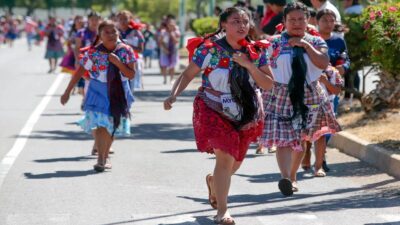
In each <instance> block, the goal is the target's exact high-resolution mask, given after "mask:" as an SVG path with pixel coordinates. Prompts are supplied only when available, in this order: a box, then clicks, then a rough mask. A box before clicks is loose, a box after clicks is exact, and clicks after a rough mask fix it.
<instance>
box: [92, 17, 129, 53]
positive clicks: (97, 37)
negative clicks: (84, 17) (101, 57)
mask: <svg viewBox="0 0 400 225" xmlns="http://www.w3.org/2000/svg"><path fill="white" fill-rule="evenodd" d="M107 26H114V27H115V28H116V29H117V25H116V24H115V23H114V22H113V21H112V20H104V21H103V22H101V23H100V24H99V27H98V28H97V35H96V39H95V40H94V41H93V42H92V47H94V46H96V44H97V42H99V40H100V35H101V31H102V30H103V29H104V27H107ZM117 30H118V29H117ZM121 40H122V39H121Z"/></svg>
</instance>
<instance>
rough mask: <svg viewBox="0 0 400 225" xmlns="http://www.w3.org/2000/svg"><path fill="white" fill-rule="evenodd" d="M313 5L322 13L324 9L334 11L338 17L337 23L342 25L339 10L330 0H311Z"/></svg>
mask: <svg viewBox="0 0 400 225" xmlns="http://www.w3.org/2000/svg"><path fill="white" fill-rule="evenodd" d="M311 4H312V6H313V7H314V8H315V9H316V10H317V11H321V10H323V9H330V10H332V11H333V12H334V13H335V16H336V22H337V23H339V24H340V23H341V21H342V18H341V17H340V13H339V10H338V9H337V8H336V6H334V5H333V4H332V3H330V2H329V0H311Z"/></svg>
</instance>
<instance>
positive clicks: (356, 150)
mask: <svg viewBox="0 0 400 225" xmlns="http://www.w3.org/2000/svg"><path fill="white" fill-rule="evenodd" d="M329 145H330V146H331V147H334V148H337V149H339V150H340V151H341V152H343V153H345V154H348V155H351V156H353V157H356V158H358V159H360V160H361V161H364V162H366V163H368V164H371V165H372V166H374V167H376V168H378V169H380V170H382V171H384V172H385V173H388V174H389V175H391V176H394V177H396V178H397V179H400V155H398V154H394V153H392V152H389V151H387V150H385V149H384V148H382V147H379V146H378V145H376V144H371V143H369V142H368V141H365V140H363V139H361V138H359V137H357V136H355V135H353V134H351V133H349V132H346V131H341V132H340V133H338V134H336V135H333V136H332V138H331V140H330V141H329Z"/></svg>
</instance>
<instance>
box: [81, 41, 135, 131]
mask: <svg viewBox="0 0 400 225" xmlns="http://www.w3.org/2000/svg"><path fill="white" fill-rule="evenodd" d="M119 44H120V45H122V47H119V49H118V51H117V53H116V55H117V56H118V58H119V59H120V60H121V62H122V63H124V64H129V63H132V62H135V61H136V60H135V57H134V55H133V50H132V48H131V47H129V46H128V45H125V44H122V43H119ZM79 63H80V65H81V66H83V67H84V68H85V69H86V70H87V71H88V72H89V75H90V83H89V87H88V90H87V92H86V97H85V103H84V110H85V117H84V118H83V119H82V120H81V121H79V122H78V124H79V125H80V126H81V127H82V129H83V130H84V131H85V132H87V133H91V132H92V130H94V129H97V128H99V127H104V128H106V129H107V131H108V132H109V133H110V135H111V134H112V133H113V130H114V122H113V117H112V116H111V114H110V99H109V96H108V85H107V71H108V66H109V64H110V62H109V61H108V54H107V53H104V52H100V51H98V50H96V49H90V50H88V51H87V52H86V53H85V54H84V56H83V57H82V59H81V60H80V62H79ZM120 76H121V80H122V86H123V89H124V93H125V99H126V101H127V106H128V108H130V107H131V105H132V103H133V102H134V99H133V95H132V92H131V91H130V88H129V79H128V78H126V77H124V76H123V75H122V74H121V73H120ZM115 134H116V135H119V136H121V135H130V121H129V118H126V117H122V118H121V123H120V125H119V127H118V128H117V130H116V132H115Z"/></svg>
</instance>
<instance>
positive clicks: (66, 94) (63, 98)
mask: <svg viewBox="0 0 400 225" xmlns="http://www.w3.org/2000/svg"><path fill="white" fill-rule="evenodd" d="M85 72H86V70H85V68H83V66H79V68H78V70H77V71H76V73H75V74H74V75H73V76H72V78H71V80H70V81H69V83H68V86H67V88H66V89H65V91H64V94H63V95H62V96H61V98H60V102H61V104H63V105H65V104H66V103H67V102H68V100H69V96H70V94H71V91H72V89H73V88H74V87H75V85H76V83H78V81H79V79H81V77H82V76H83V74H84V73H85Z"/></svg>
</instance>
